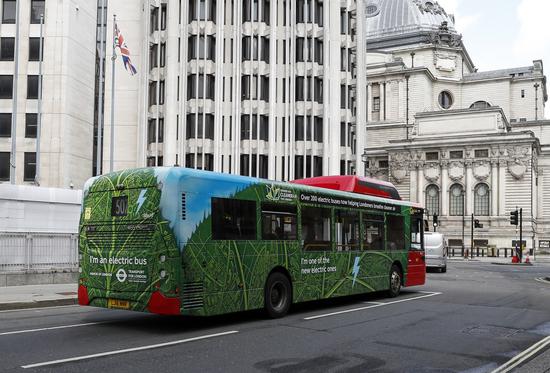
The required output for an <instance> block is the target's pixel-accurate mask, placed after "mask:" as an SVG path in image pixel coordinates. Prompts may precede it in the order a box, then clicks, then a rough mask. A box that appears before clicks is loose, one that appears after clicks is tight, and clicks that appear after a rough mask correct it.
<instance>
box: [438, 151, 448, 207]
mask: <svg viewBox="0 0 550 373" xmlns="http://www.w3.org/2000/svg"><path fill="white" fill-rule="evenodd" d="M439 193H440V194H441V208H440V210H441V212H440V214H441V215H442V216H448V215H449V163H448V162H443V163H442V164H441V190H440V191H439Z"/></svg>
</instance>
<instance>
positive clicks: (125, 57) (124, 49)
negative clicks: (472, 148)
mask: <svg viewBox="0 0 550 373" xmlns="http://www.w3.org/2000/svg"><path fill="white" fill-rule="evenodd" d="M116 47H118V49H120V54H121V55H122V61H123V62H124V68H125V69H126V71H129V72H130V75H135V74H137V70H136V68H135V66H134V65H132V60H131V59H130V51H129V50H128V46H127V45H126V42H125V41H124V36H122V33H121V32H120V30H119V28H118V25H117V24H116V23H115V48H116Z"/></svg>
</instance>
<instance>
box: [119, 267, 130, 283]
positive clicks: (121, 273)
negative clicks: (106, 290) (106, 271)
mask: <svg viewBox="0 0 550 373" xmlns="http://www.w3.org/2000/svg"><path fill="white" fill-rule="evenodd" d="M126 278H128V274H126V271H125V270H123V269H122V268H121V269H119V270H118V272H117V273H116V279H117V280H118V281H119V282H124V281H126Z"/></svg>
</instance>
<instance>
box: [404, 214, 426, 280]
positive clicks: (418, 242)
mask: <svg viewBox="0 0 550 373" xmlns="http://www.w3.org/2000/svg"><path fill="white" fill-rule="evenodd" d="M425 283H426V252H425V250H424V220H423V210H422V209H417V208H411V245H410V247H409V255H408V259H407V279H406V281H405V286H406V287H409V286H418V285H424V284H425Z"/></svg>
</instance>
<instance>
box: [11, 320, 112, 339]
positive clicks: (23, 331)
mask: <svg viewBox="0 0 550 373" xmlns="http://www.w3.org/2000/svg"><path fill="white" fill-rule="evenodd" d="M109 322H112V321H100V322H88V323H85V324H73V325H60V326H52V327H49V328H39V329H26V330H16V331H13V332H5V333H0V336H3V335H13V334H23V333H34V332H43V331H46V330H57V329H69V328H80V327H82V326H90V325H100V324H107V323H109Z"/></svg>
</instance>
